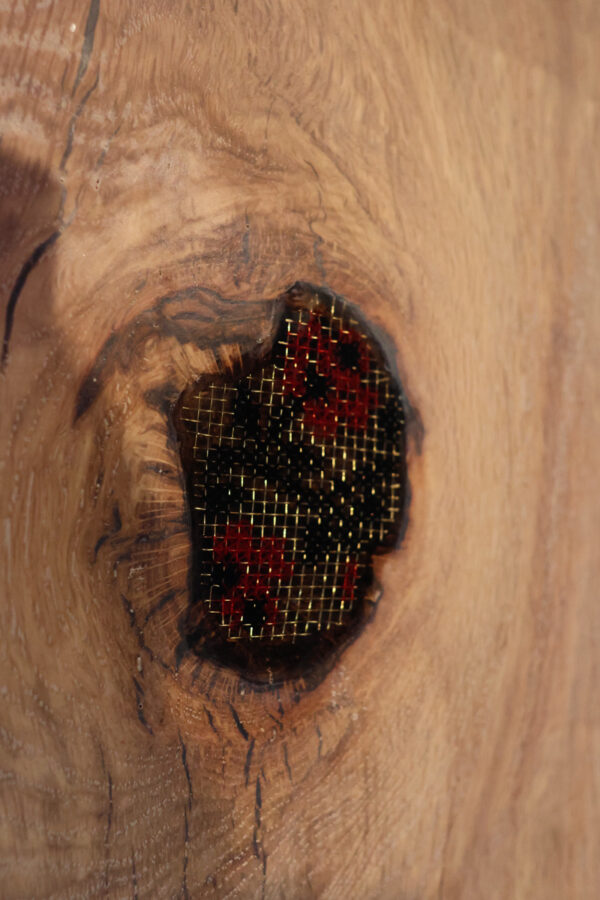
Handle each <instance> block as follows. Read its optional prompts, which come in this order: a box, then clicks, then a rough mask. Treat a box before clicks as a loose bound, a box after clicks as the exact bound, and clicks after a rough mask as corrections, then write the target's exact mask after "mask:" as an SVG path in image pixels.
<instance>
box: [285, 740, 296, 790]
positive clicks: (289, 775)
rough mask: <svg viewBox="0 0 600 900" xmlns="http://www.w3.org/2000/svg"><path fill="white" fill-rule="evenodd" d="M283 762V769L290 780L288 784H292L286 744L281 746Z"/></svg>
mask: <svg viewBox="0 0 600 900" xmlns="http://www.w3.org/2000/svg"><path fill="white" fill-rule="evenodd" d="M283 762H284V763H285V769H286V772H287V773H288V778H289V779H290V784H293V783H294V779H293V778H292V770H291V768H290V761H289V758H288V748H287V744H284V745H283Z"/></svg>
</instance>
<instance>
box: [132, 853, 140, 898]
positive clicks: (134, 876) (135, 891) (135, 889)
mask: <svg viewBox="0 0 600 900" xmlns="http://www.w3.org/2000/svg"><path fill="white" fill-rule="evenodd" d="M131 885H132V887H133V900H138V896H139V895H138V883H137V874H136V871H135V852H134V849H133V847H132V848H131Z"/></svg>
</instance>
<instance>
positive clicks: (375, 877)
mask: <svg viewBox="0 0 600 900" xmlns="http://www.w3.org/2000/svg"><path fill="white" fill-rule="evenodd" d="M599 40H600V8H599V7H598V5H597V4H596V3H594V2H592V0H573V2H563V0H548V2H541V0H531V2H529V3H526V4H524V3H518V2H512V0H509V2H507V3H502V4H499V3H493V2H492V0H483V2H482V0H478V2H475V0H462V2H461V0H453V2H449V3H439V2H424V3H411V2H391V0H376V2H374V3H369V4H367V3H359V2H355V0H347V2H344V3H343V4H342V3H339V2H329V3H322V2H320V3H318V2H316V0H302V2H298V3H295V4H287V3H286V4H284V3H281V2H274V0H273V2H270V0H269V2H266V3H255V2H238V0H234V2H222V3H205V4H196V3H185V2H173V3H163V2H160V0H148V2H144V3H138V2H133V0H122V2H120V3H118V4H117V3H110V2H108V0H106V2H105V0H92V2H91V4H90V5H89V6H88V5H87V4H86V3H81V2H73V0H68V2H67V0H65V2H62V3H60V4H53V3H36V2H33V0H24V2H19V3H17V2H14V3H12V2H3V3H2V4H0V79H1V81H0V84H1V86H2V94H1V96H2V102H1V110H2V116H1V120H0V135H1V144H0V191H1V193H0V197H1V198H2V199H1V204H0V228H1V231H0V234H1V241H0V293H1V295H2V299H1V303H2V307H1V308H2V311H3V316H4V320H3V324H4V328H5V331H4V344H3V367H2V375H1V376H0V385H1V387H0V390H1V398H0V409H1V416H2V428H1V431H0V459H1V465H2V478H1V483H0V492H1V508H2V518H3V526H2V527H3V532H2V554H3V556H2V563H1V565H0V578H1V583H2V588H1V591H2V593H1V597H2V603H1V606H0V610H1V638H0V640H1V645H2V648H1V654H0V661H1V663H0V664H1V667H2V675H1V678H0V684H1V695H2V696H1V704H2V706H1V708H2V712H1V718H0V723H1V727H0V748H1V749H0V772H1V783H2V786H1V789H0V797H1V810H2V819H1V823H0V859H1V865H2V869H1V872H2V875H1V878H2V885H3V886H2V895H3V896H6V897H15V898H16V897H81V896H86V897H89V896H110V897H131V896H133V897H153V898H154V897H175V896H183V897H186V896H189V897H204V896H206V897H219V898H226V897H236V896H238V897H267V898H268V897H273V898H275V897H277V898H280V897H288V898H308V897H323V898H338V897H340V898H341V897H357V898H359V897H360V898H407V900H408V898H417V897H418V898H429V897H431V898H434V897H443V898H461V900H463V898H486V900H487V898H490V897H493V898H536V900H537V898H540V900H542V898H543V900H549V898H557V900H559V898H560V900H563V898H567V897H568V898H595V897H597V896H598V894H599V893H600V864H599V862H598V859H599V858H598V853H597V847H598V843H599V840H600V833H599V831H600V829H599V817H600V802H599V796H600V768H599V764H598V760H599V758H600V716H599V713H598V703H597V699H596V694H597V690H598V686H599V685H598V673H599V660H600V656H599V653H600V644H599V641H600V620H599V612H598V610H599V606H598V602H597V601H598V587H597V586H598V583H599V579H600V564H599V554H598V549H597V537H598V530H599V525H600V521H599V519H600V515H599V505H598V499H597V489H598V479H597V461H598V454H597V447H598V442H599V439H600V417H599V414H598V409H599V405H598V404H599V400H600V396H599V393H600V391H599V380H598V375H597V347H598V340H599V338H600V306H599V304H598V293H599V288H600V263H599V256H598V247H599V246H600V244H599V238H600V235H599V231H600V228H599V212H598V210H599V208H600V183H599V182H600V168H599V166H598V151H597V147H598V141H599V137H600V132H599V115H598V112H599V100H600V87H599V86H600V64H599V61H598V60H599V57H598V52H597V48H598V42H599ZM298 279H302V280H306V281H310V282H313V283H316V284H326V285H328V286H329V287H331V288H332V289H333V290H335V291H336V292H338V293H340V294H342V295H345V296H347V297H348V298H349V299H350V300H352V301H353V302H354V303H356V304H357V305H358V306H359V307H360V308H361V310H362V311H363V312H364V314H365V315H366V316H367V317H368V318H369V319H370V320H371V321H372V322H373V323H374V325H375V326H376V327H381V328H383V329H384V330H385V331H386V332H387V333H388V334H389V335H390V337H391V339H392V341H393V342H394V344H395V347H396V356H397V363H398V366H399V370H400V372H401V376H402V381H403V384H404V387H405V389H406V391H407V393H408V397H409V400H410V402H411V405H412V407H413V409H414V410H415V411H416V412H415V418H414V421H413V426H412V432H411V436H410V447H409V478H410V483H411V489H412V503H411V509H410V522H409V526H408V530H407V533H406V536H405V539H404V542H403V544H402V546H401V548H400V550H399V551H398V552H397V553H396V554H395V555H394V556H392V557H391V558H389V559H388V560H387V561H386V562H385V564H384V565H383V566H382V569H381V573H380V577H381V579H382V582H383V587H384V596H383V599H382V601H381V603H380V606H379V609H378V612H377V615H376V617H375V619H374V620H373V622H372V623H371V624H370V625H369V626H368V628H367V629H366V630H365V632H364V633H363V634H362V635H361V637H360V639H359V640H358V641H356V642H355V643H354V644H353V645H352V646H351V647H350V648H349V649H348V650H347V651H346V652H345V653H344V655H343V656H342V658H341V659H340V661H339V662H338V664H337V665H336V667H335V668H334V669H333V671H332V672H331V674H330V675H329V676H328V677H327V678H326V679H325V681H324V682H323V683H322V684H320V685H319V686H318V687H317V688H315V689H314V690H312V691H305V690H302V686H301V685H300V686H298V685H296V686H290V687H288V688H286V689H284V690H281V691H279V692H269V691H266V692H264V691H263V692H255V691H252V690H250V689H249V688H248V686H247V685H245V684H244V683H243V681H241V680H240V679H238V678H237V677H236V676H234V675H233V674H230V673H227V672H226V671H224V670H216V669H211V668H210V666H208V665H204V666H202V665H200V666H199V665H197V664H193V663H192V662H191V661H189V660H188V661H186V662H185V663H184V664H183V665H182V666H181V668H180V670H179V671H176V670H175V669H174V667H173V665H172V658H171V656H170V653H171V649H172V648H171V644H170V642H169V638H168V635H169V633H170V629H172V627H173V621H174V616H176V612H177V609H178V604H181V603H183V602H184V600H185V592H186V590H187V565H188V558H189V537H188V531H187V530H186V527H185V522H184V518H183V514H184V509H185V498H184V491H183V482H182V476H181V470H180V466H179V461H178V456H177V448H176V445H175V443H174V441H173V433H172V430H171V428H170V419H169V408H170V404H171V403H172V402H174V398H176V396H177V395H178V393H179V392H181V390H183V387H184V386H185V385H186V384H188V383H189V382H190V381H191V380H193V378H194V377H198V375H199V374H200V373H201V372H203V371H207V370H208V369H210V368H211V366H212V365H214V353H215V348H219V347H221V348H222V347H223V346H226V347H229V348H231V350H230V352H232V353H234V352H236V351H235V350H234V349H233V348H234V347H235V346H236V345H238V344H240V343H243V342H244V341H256V340H257V339H260V338H261V336H264V335H266V334H268V332H269V328H270V326H271V323H270V319H269V309H270V308H271V307H270V301H271V300H272V298H274V297H276V296H277V295H279V294H280V293H281V291H282V290H284V289H285V288H286V287H287V286H288V285H290V284H291V283H293V282H294V281H296V280H298ZM225 352H227V351H225ZM419 422H420V423H422V427H421V426H419ZM165 598H166V599H165Z"/></svg>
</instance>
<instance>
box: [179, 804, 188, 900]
mask: <svg viewBox="0 0 600 900" xmlns="http://www.w3.org/2000/svg"><path fill="white" fill-rule="evenodd" d="M183 837H184V844H183V874H182V876H181V896H182V897H184V898H187V897H189V896H190V895H189V893H188V886H187V867H188V860H189V855H190V826H189V822H188V811H187V808H186V807H185V806H184V807H183Z"/></svg>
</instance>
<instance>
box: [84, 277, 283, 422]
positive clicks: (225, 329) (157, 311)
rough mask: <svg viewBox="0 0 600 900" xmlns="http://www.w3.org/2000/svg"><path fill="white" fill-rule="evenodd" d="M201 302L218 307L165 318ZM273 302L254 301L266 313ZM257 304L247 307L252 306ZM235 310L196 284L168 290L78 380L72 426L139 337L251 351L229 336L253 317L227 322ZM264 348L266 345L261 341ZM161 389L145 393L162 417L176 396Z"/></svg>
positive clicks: (247, 343)
mask: <svg viewBox="0 0 600 900" xmlns="http://www.w3.org/2000/svg"><path fill="white" fill-rule="evenodd" d="M202 297H210V298H211V299H212V300H213V302H215V303H217V304H218V306H217V308H216V309H215V311H214V312H213V313H212V314H211V315H210V316H206V315H202V313H201V309H202V304H201V303H200V302H198V304H197V307H198V308H197V309H196V310H187V311H186V312H185V313H179V314H177V313H175V314H174V315H171V316H170V315H168V310H169V306H170V305H171V304H175V303H177V302H178V301H181V300H191V299H195V298H197V299H198V301H200V300H201V299H202ZM276 303H277V301H273V300H264V301H261V302H260V304H262V305H263V306H264V307H267V308H268V307H269V306H271V307H273V306H274V305H275V304H276ZM260 304H258V303H257V304H253V306H257V305H260ZM236 305H237V307H238V308H239V309H242V308H243V307H244V304H242V303H241V302H240V301H236V300H228V299H227V298H225V297H222V296H221V294H219V293H218V292H217V291H214V290H212V289H211V288H207V287H204V286H202V285H199V284H196V285H193V286H190V287H187V288H184V289H182V290H178V291H173V292H172V293H170V294H165V295H164V296H163V297H160V298H159V299H158V300H157V301H156V303H155V305H154V306H153V307H152V309H150V310H147V311H146V312H144V313H142V314H141V315H139V316H138V317H137V318H135V319H134V320H133V321H131V322H128V323H127V324H126V325H124V326H123V327H122V328H121V329H120V330H119V331H118V332H113V333H112V334H111V335H110V336H109V337H108V338H107V339H106V341H105V342H104V344H103V346H102V347H101V349H100V351H99V352H98V354H97V356H96V358H95V360H94V362H93V364H92V366H91V368H90V369H89V371H88V372H87V374H86V375H85V376H84V377H83V380H82V382H81V385H80V387H79V391H78V392H77V397H76V401H75V409H74V412H73V424H75V423H76V422H77V421H78V420H79V419H80V418H81V417H82V416H83V415H85V413H87V412H88V411H89V409H90V408H91V407H92V406H93V404H94V403H95V402H96V400H97V399H98V397H99V395H100V394H101V392H102V390H103V388H104V386H105V384H106V382H107V380H108V378H109V377H110V375H111V374H112V372H113V370H114V368H115V367H116V366H117V365H118V364H119V363H122V364H123V365H124V367H126V366H127V365H128V364H130V362H131V357H132V355H133V353H134V349H135V345H136V342H138V341H139V340H141V339H142V338H143V337H144V335H145V334H147V335H150V334H152V335H156V334H159V335H160V336H161V337H164V338H169V337H172V338H174V339H175V340H176V341H178V342H179V343H180V344H181V345H182V346H183V345H185V344H192V343H193V344H194V346H195V347H197V348H198V349H199V350H206V349H211V350H213V351H216V350H217V349H218V347H219V344H223V343H231V341H232V339H235V340H237V341H238V343H240V350H241V352H242V353H245V352H249V351H250V350H251V348H254V347H256V346H257V345H256V340H253V339H251V338H249V337H248V335H247V333H246V334H236V335H235V338H234V335H233V334H232V331H231V329H232V326H235V327H237V328H238V329H239V328H241V327H242V326H245V325H252V323H254V322H255V321H256V313H254V312H252V311H250V312H246V313H245V314H244V315H237V316H235V318H228V316H227V314H228V313H230V311H231V310H232V309H235V307H236ZM192 325H196V326H198V325H200V326H202V325H210V326H212V328H211V333H210V334H197V333H194V329H193V328H192V327H191V326H192ZM265 343H268V342H266V341H265ZM132 348H134V349H132ZM165 390H166V392H167V394H166V396H164V395H162V396H161V395H160V391H159V389H157V390H156V391H149V392H148V396H147V402H148V403H149V404H150V405H151V406H152V407H154V408H157V409H158V410H159V411H160V412H162V413H166V412H169V413H170V412H171V408H170V407H171V403H173V404H174V403H175V401H176V399H177V394H175V395H173V394H170V386H169V385H166V386H165Z"/></svg>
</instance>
